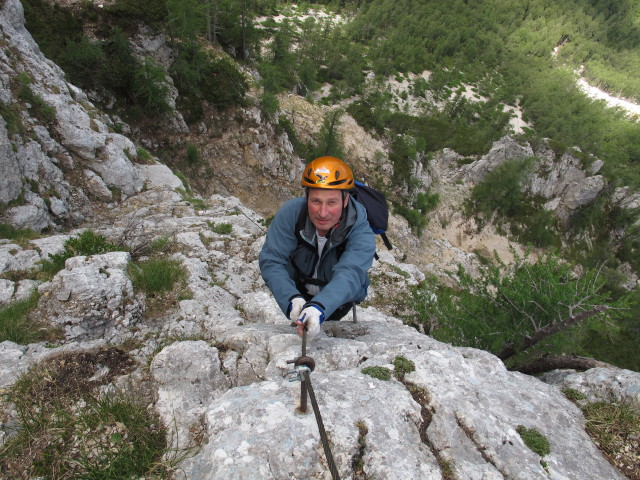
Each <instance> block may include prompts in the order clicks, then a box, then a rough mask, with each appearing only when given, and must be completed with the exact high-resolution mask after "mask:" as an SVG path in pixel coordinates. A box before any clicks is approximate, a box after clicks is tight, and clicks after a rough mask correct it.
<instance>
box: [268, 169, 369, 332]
mask: <svg viewBox="0 0 640 480" xmlns="http://www.w3.org/2000/svg"><path fill="white" fill-rule="evenodd" d="M301 185H302V186H303V187H305V196H304V197H298V198H294V199H292V200H289V201H288V202H286V203H285V204H284V205H283V206H282V207H281V208H280V210H279V211H278V213H277V214H276V216H275V217H274V219H273V221H272V222H271V225H270V226H269V231H268V232H267V238H266V241H265V243H264V246H263V247H262V251H261V252H260V255H259V264H260V272H261V274H262V278H263V279H264V281H265V283H266V284H267V286H268V287H269V289H270V290H271V293H273V296H274V297H275V299H276V302H278V305H279V306H280V308H281V309H282V311H283V313H284V314H285V315H287V316H288V317H289V319H290V320H291V321H293V322H295V323H296V324H297V330H298V334H299V335H302V331H303V329H305V328H306V329H307V333H308V334H309V336H310V337H313V336H315V335H316V334H317V333H318V332H319V331H320V324H321V323H322V322H323V321H324V320H325V319H326V320H340V319H341V318H342V317H344V316H345V315H346V314H347V313H348V312H349V309H350V308H351V307H352V305H354V304H355V303H360V302H362V301H363V300H364V299H365V297H366V295H367V287H368V286H369V276H368V273H367V272H368V270H369V268H371V265H372V263H373V256H374V254H375V249H376V242H375V238H374V235H373V231H372V230H371V227H370V225H369V222H368V221H367V212H366V210H365V208H364V207H363V206H362V205H361V204H360V203H358V202H356V201H355V200H354V199H353V198H351V195H350V194H349V192H350V190H351V189H353V188H354V186H355V183H354V178H353V173H352V172H351V169H350V168H349V166H348V165H347V164H346V163H344V162H343V161H342V160H339V159H338V158H335V157H320V158H316V159H315V160H313V161H312V162H311V163H309V165H307V166H306V167H305V169H304V171H303V173H302V181H301Z"/></svg>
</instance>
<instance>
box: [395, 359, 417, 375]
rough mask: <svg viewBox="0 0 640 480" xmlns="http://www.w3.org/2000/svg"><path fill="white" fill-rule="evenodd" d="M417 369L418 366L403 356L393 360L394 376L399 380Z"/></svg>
mask: <svg viewBox="0 0 640 480" xmlns="http://www.w3.org/2000/svg"><path fill="white" fill-rule="evenodd" d="M415 369H416V364H415V363H413V361H411V360H409V359H408V358H406V357H403V356H402V355H398V356H397V357H396V358H394V359H393V374H394V375H395V377H396V378H398V379H399V380H402V379H403V378H404V376H405V375H406V374H407V373H411V372H413V371H414V370H415Z"/></svg>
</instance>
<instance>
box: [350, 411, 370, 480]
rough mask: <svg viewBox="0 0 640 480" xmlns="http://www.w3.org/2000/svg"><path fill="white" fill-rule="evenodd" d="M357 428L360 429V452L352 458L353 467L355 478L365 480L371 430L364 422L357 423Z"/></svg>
mask: <svg viewBox="0 0 640 480" xmlns="http://www.w3.org/2000/svg"><path fill="white" fill-rule="evenodd" d="M356 427H358V451H357V452H356V453H355V454H354V455H353V457H352V458H351V467H352V469H353V472H354V474H355V475H354V477H353V478H365V477H364V476H363V475H365V471H364V455H365V453H366V448H367V434H368V433H369V428H367V424H366V423H364V422H363V421H362V420H360V421H359V422H356Z"/></svg>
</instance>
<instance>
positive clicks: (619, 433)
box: [582, 401, 640, 478]
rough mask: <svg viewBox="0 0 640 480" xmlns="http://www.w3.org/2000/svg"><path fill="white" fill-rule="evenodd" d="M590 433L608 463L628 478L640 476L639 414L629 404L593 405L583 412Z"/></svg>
mask: <svg viewBox="0 0 640 480" xmlns="http://www.w3.org/2000/svg"><path fill="white" fill-rule="evenodd" d="M582 411H583V413H584V416H585V418H586V420H587V432H589V435H591V438H592V439H593V441H594V442H595V443H596V445H598V447H599V448H600V450H602V452H604V454H605V456H606V457H607V458H608V459H609V461H610V462H611V463H612V464H613V465H614V466H615V467H617V468H618V470H619V471H620V472H625V474H626V475H628V478H637V477H638V475H639V474H640V463H639V462H638V456H637V452H638V448H639V447H640V441H639V440H638V438H639V436H640V413H638V409H637V405H636V404H633V403H631V402H628V401H623V402H596V403H590V404H588V405H587V406H586V407H584V408H583V409H582Z"/></svg>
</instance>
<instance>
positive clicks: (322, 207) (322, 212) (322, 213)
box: [320, 203, 329, 217]
mask: <svg viewBox="0 0 640 480" xmlns="http://www.w3.org/2000/svg"><path fill="white" fill-rule="evenodd" d="M328 210H329V207H327V206H326V205H325V204H324V203H323V204H322V205H320V216H321V217H326V216H327V213H328Z"/></svg>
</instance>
